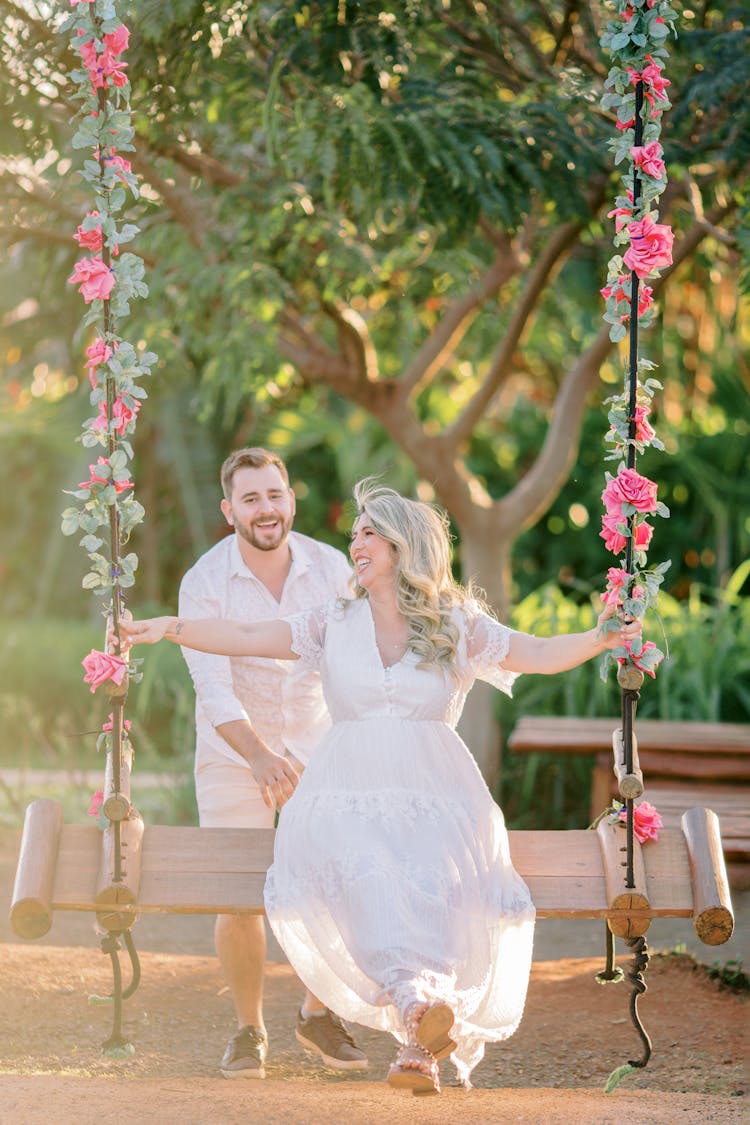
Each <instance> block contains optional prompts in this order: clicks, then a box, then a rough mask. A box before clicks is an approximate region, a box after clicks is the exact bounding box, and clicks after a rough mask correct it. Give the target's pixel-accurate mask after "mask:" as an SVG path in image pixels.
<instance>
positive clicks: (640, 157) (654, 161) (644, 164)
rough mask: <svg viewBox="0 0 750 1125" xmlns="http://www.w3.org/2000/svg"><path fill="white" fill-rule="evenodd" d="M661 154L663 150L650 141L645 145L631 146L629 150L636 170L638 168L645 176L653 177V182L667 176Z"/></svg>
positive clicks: (656, 143)
mask: <svg viewBox="0 0 750 1125" xmlns="http://www.w3.org/2000/svg"><path fill="white" fill-rule="evenodd" d="M662 154H663V149H662V147H661V145H660V144H659V142H658V141H651V143H650V144H647V145H633V147H632V148H631V150H630V155H631V157H632V158H633V163H634V164H635V166H636V168H640V169H641V171H642V172H643V173H644V174H645V175H646V176H653V178H654V179H655V180H661V179H662V177H664V176H666V174H667V167H666V165H665V163H664V161H663V160H662Z"/></svg>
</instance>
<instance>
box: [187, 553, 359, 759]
mask: <svg viewBox="0 0 750 1125" xmlns="http://www.w3.org/2000/svg"><path fill="white" fill-rule="evenodd" d="M288 543H289V547H290V550H291V554H292V565H291V568H290V570H289V574H288V575H287V578H286V582H285V583H284V589H283V591H282V594H281V600H280V601H277V600H276V598H275V597H274V596H273V594H272V593H271V592H270V591H269V590H268V589H267V587H266V586H264V585H263V583H262V582H261V581H260V580H259V579H258V578H256V577H255V575H254V574H253V572H252V571H251V570H250V569H249V567H247V566H246V565H245V562H244V561H243V558H242V555H241V554H240V550H239V546H238V544H237V536H236V534H234V535H228V536H227V537H226V538H225V539H222V540H220V542H219V543H217V544H216V545H215V546H214V547H212V548H211V549H210V550H209V551H207V552H206V553H205V554H204V555H202V556H201V557H200V558H199V559H198V561H197V562H196V563H195V565H194V566H192V567H191V568H190V570H189V571H188V572H187V574H186V575H185V577H184V578H183V580H182V583H181V585H180V598H179V615H180V617H187V618H201V617H222V618H228V619H230V620H234V621H270V620H272V619H276V618H279V617H286V616H288V615H290V614H293V613H299V612H301V611H303V610H306V609H312V608H313V607H314V606H317V605H323V604H325V603H326V602H329V601H330V600H331V599H332V598H336V597H338V596H343V597H347V596H349V597H350V596H351V586H350V584H349V579H350V577H351V573H352V572H351V567H350V565H349V563H348V561H347V559H346V558H345V556H344V555H343V554H342V553H341V552H340V551H337V550H336V549H335V548H334V547H330V546H329V545H328V544H327V543H319V542H317V540H314V539H310V538H309V537H308V536H306V535H301V534H299V533H298V532H295V531H292V532H290V534H289V539H288ZM182 654H183V656H184V657H185V660H186V662H187V666H188V668H189V669H190V674H191V676H192V678H193V684H194V686H195V721H196V751H195V768H196V771H197V770H199V769H200V768H201V766H202V765H204V764H206V763H207V762H209V761H213V760H216V759H217V758H229V759H234V760H236V759H238V758H240V755H238V754H237V752H236V751H235V750H233V749H232V748H231V746H230V745H229V744H228V743H227V742H226V741H225V739H223V738H222V737H221V735H220V734H217V732H216V730H215V728H216V727H217V726H220V725H221V724H222V723H229V722H233V721H235V720H237V719H249V720H250V723H251V724H252V726H253V729H254V730H255V732H256V733H257V734H258V735H259V737H260V738H262V739H263V741H264V742H265V743H266V744H267V745H268V746H270V748H271V749H272V750H275V751H276V752H277V753H280V754H281V753H283V752H284V750H289V751H290V752H291V753H292V754H293V755H294V757H295V758H297V759H299V761H300V762H301V763H302V764H303V765H306V764H307V763H308V761H309V760H310V755H311V753H312V751H313V750H314V749H315V747H316V745H317V744H318V742H319V741H320V739H321V738H322V737H323V735H324V734H325V732H326V731H327V730H328V728H329V727H330V718H329V715H328V711H327V709H326V705H325V701H324V699H323V691H322V687H321V682H320V677H319V675H318V674H317V672H314V671H311V670H310V669H309V668H305V667H304V666H303V664H302V662H301V661H298V660H268V659H265V658H261V657H254V656H233V657H228V656H212V655H210V654H208V653H203V652H195V651H193V650H192V649H186V648H183V649H182Z"/></svg>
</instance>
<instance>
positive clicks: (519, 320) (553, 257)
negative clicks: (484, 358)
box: [446, 222, 583, 448]
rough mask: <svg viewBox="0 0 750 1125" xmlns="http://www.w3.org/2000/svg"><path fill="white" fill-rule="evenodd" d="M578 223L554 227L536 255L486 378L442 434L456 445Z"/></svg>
mask: <svg viewBox="0 0 750 1125" xmlns="http://www.w3.org/2000/svg"><path fill="white" fill-rule="evenodd" d="M582 226H583V224H582V223H581V222H570V223H565V224H564V225H563V226H561V227H558V228H557V230H556V231H554V233H553V235H552V237H551V238H550V239H549V241H548V242H547V245H546V246H545V247H544V250H543V251H542V253H541V254H540V255H538V257H537V258H536V261H535V262H534V265H533V267H532V269H531V271H530V273H529V275H528V278H527V280H526V284H525V286H524V288H523V292H522V293H521V296H520V299H519V301H518V304H517V306H516V309H515V312H514V313H513V316H512V317H511V320H510V324H509V325H508V328H507V331H506V333H505V336H504V337H503V340H502V341H501V343H500V346H499V347H498V348H497V350H496V351H495V354H494V356H493V359H492V362H491V364H490V369H489V372H488V374H487V378H486V379H485V381H484V383H483V384H482V386H481V387H480V388H479V390H478V391H477V393H476V394H475V395H474V396H473V398H472V399H471V400H470V402H469V403H468V405H467V407H466V409H465V410H464V412H463V413H462V414H461V415H459V417H458V418H457V419H456V421H455V422H453V424H452V425H451V426H449V427H448V428H447V430H446V436H448V437H449V438H450V440H451V441H452V443H453V444H454V445H455V446H456V447H457V448H458V447H460V446H461V445H462V444H463V442H464V441H466V440H467V438H468V437H469V435H470V434H471V432H472V430H473V429H474V426H475V425H476V424H477V422H478V421H479V419H480V418H481V417H482V415H483V414H484V412H485V410H486V409H487V406H488V405H489V403H490V402H491V401H492V398H493V396H494V395H495V393H496V392H497V390H498V388H499V387H500V385H501V384H502V382H503V380H504V379H505V377H506V375H507V373H508V371H509V369H510V366H511V363H512V361H513V353H514V352H515V350H516V348H517V346H518V343H519V341H520V339H521V337H522V335H523V332H524V330H525V328H526V325H527V323H528V320H529V317H530V315H531V313H532V312H533V310H534V308H535V307H536V305H537V303H538V301H539V298H540V296H541V294H542V292H543V290H544V288H545V286H546V285H547V283H548V282H549V280H550V278H551V277H552V276H553V274H554V272H555V270H556V269H557V268H559V265H560V258H561V256H562V255H563V254H564V252H565V251H566V250H567V249H568V247H569V246H570V245H571V244H572V243H573V242H574V241H575V239H576V238H577V237H578V234H579V233H580V231H581V228H582Z"/></svg>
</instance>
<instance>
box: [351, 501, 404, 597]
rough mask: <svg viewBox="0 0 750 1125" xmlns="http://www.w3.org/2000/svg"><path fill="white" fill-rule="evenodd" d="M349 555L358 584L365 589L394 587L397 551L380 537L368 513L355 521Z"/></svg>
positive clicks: (362, 514)
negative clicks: (383, 586) (384, 584)
mask: <svg viewBox="0 0 750 1125" xmlns="http://www.w3.org/2000/svg"><path fill="white" fill-rule="evenodd" d="M349 554H350V555H351V559H352V563H353V564H354V571H355V574H356V575H357V582H358V583H359V585H360V586H362V588H363V589H365V590H368V591H369V590H372V589H373V587H374V586H376V585H382V584H383V583H384V582H387V583H388V584H389V585H390V586H392V585H393V577H394V571H395V567H396V549H395V547H394V546H393V544H392V543H389V542H388V540H387V539H384V538H383V536H382V535H378V533H377V531H376V530H375V528H374V527H373V526H372V524H371V523H370V518H369V516H368V515H367V512H362V513H361V515H359V516H357V518H356V520H355V521H354V526H353V527H352V536H351V543H350V546H349Z"/></svg>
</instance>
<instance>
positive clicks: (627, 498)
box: [602, 469, 657, 515]
mask: <svg viewBox="0 0 750 1125" xmlns="http://www.w3.org/2000/svg"><path fill="white" fill-rule="evenodd" d="M656 493H657V485H656V483H655V482H654V481H652V480H649V479H648V477H642V476H641V474H640V473H638V472H636V470H635V469H621V470H620V472H619V473H618V474H617V476H616V477H615V478H614V479H613V480H610V481H608V482H607V486H606V488H605V489H604V492H602V502H603V504H604V506H605V508H606V509H607V515H620V514H621V512H622V505H623V504H631V505H632V506H633V507H634V508H635V510H636V511H637V512H655V511H656V507H657V502H656Z"/></svg>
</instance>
